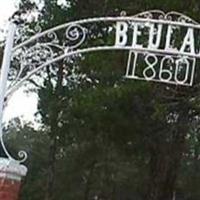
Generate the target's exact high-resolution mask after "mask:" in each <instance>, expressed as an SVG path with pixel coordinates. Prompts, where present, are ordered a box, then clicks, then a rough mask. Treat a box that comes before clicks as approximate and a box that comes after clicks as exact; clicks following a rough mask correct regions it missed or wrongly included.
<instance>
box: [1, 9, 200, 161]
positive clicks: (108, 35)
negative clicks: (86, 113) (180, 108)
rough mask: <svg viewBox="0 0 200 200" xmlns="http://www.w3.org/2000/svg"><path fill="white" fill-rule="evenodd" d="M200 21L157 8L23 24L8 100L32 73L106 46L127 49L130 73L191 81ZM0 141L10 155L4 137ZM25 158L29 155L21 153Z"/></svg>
mask: <svg viewBox="0 0 200 200" xmlns="http://www.w3.org/2000/svg"><path fill="white" fill-rule="evenodd" d="M198 41H200V25H199V24H198V23H197V22H196V21H194V20H193V19H191V18H189V17H187V16H185V15H183V14H181V13H177V12H169V13H164V12H163V11H159V10H153V11H146V12H143V13H139V14H137V15H135V16H125V13H124V14H123V16H120V17H100V18H90V19H83V20H78V21H75V22H69V23H66V24H62V25H59V26H56V27H54V28H51V29H49V30H46V31H43V32H42V29H41V28H40V27H39V26H38V25H37V26H36V28H34V29H32V28H30V26H28V25H20V26H18V29H17V31H16V38H15V43H14V48H13V49H12V62H11V68H10V70H9V76H8V77H9V81H8V83H9V84H8V87H7V88H6V91H5V92H6V93H5V95H4V97H5V99H9V97H10V96H11V95H12V94H13V92H14V91H15V90H17V89H18V88H19V87H20V86H21V85H22V84H23V83H24V82H25V81H27V80H28V79H29V78H30V77H31V76H32V75H35V74H37V73H38V72H39V71H41V70H42V69H43V68H45V67H46V66H52V67H54V66H55V63H56V62H58V61H63V62H69V63H70V64H73V62H74V60H73V59H74V58H76V57H75V56H76V55H78V56H79V57H80V55H82V54H83V53H87V52H93V51H104V50H106V51H107V50H126V51H128V52H129V56H128V63H127V69H126V74H125V77H126V78H131V79H138V80H147V81H156V82H162V83H165V84H166V83H167V84H176V85H183V86H191V85H192V84H193V79H194V72H195V66H196V60H197V59H199V58H200V44H199V42H198ZM1 143H2V146H3V148H4V150H5V152H6V154H7V155H8V157H9V158H11V156H10V155H9V153H8V152H7V150H6V148H5V145H4V143H3V139H2V138H1ZM19 156H20V157H21V158H23V159H22V161H25V159H26V158H27V155H26V154H25V152H20V153H19Z"/></svg>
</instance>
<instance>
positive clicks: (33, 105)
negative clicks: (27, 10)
mask: <svg viewBox="0 0 200 200" xmlns="http://www.w3.org/2000/svg"><path fill="white" fill-rule="evenodd" d="M16 2H17V1H16V0H0V29H3V30H5V29H6V28H7V25H8V19H9V17H10V16H12V14H13V13H14V12H15V10H16V7H15V4H16ZM0 34H1V35H0V38H1V39H2V38H3V35H4V34H3V33H2V32H0ZM23 89H24V88H21V89H19V91H17V92H16V93H15V94H14V95H13V97H12V98H11V99H10V101H9V104H8V106H7V108H6V110H5V114H4V121H9V120H10V119H12V118H15V117H22V119H23V120H25V121H33V120H34V113H35V112H36V110H37V95H36V94H25V93H24V92H23Z"/></svg>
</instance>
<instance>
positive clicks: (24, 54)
mask: <svg viewBox="0 0 200 200" xmlns="http://www.w3.org/2000/svg"><path fill="white" fill-rule="evenodd" d="M117 22H127V23H129V24H131V23H143V24H148V23H154V24H163V25H171V26H179V27H186V28H193V29H198V30H200V25H199V24H198V23H197V22H196V21H194V20H192V19H191V18H189V17H187V16H185V15H182V14H180V13H177V12H169V13H164V12H162V11H158V10H153V11H147V12H143V13H140V14H137V15H135V16H131V17H126V16H120V17H100V18H90V19H83V20H78V21H74V22H69V23H66V24H63V25H59V26H57V27H54V28H51V29H49V30H47V31H44V32H40V31H39V33H38V34H35V32H32V34H33V36H32V37H30V38H26V40H24V41H21V37H22V34H23V33H24V31H23V29H16V28H17V27H16V25H15V24H14V23H11V25H10V29H9V35H8V38H7V42H6V47H5V54H4V58H3V64H2V69H1V79H0V112H1V113H0V141H1V144H2V147H3V149H4V151H5V153H6V155H7V156H8V158H9V159H11V160H15V159H14V158H12V156H11V155H10V154H9V152H8V151H7V149H6V147H5V145H4V141H3V133H2V116H3V109H4V102H5V100H6V99H7V98H8V97H9V96H10V95H12V94H13V92H15V91H16V90H17V89H18V88H19V87H20V86H21V85H22V84H23V83H24V81H26V80H27V79H29V78H30V77H31V76H32V75H34V74H35V73H37V72H38V71H39V70H41V69H42V68H44V67H46V66H48V65H51V64H53V63H55V62H58V61H60V60H62V59H64V58H66V57H70V56H73V55H76V54H83V53H88V52H95V51H107V50H126V51H133V52H137V53H142V54H146V53H149V54H156V55H166V54H167V55H169V56H182V57H188V58H193V59H198V58H200V53H199V54H196V53H190V52H181V53H180V52H177V51H173V50H172V49H169V50H165V49H153V48H149V47H142V48H138V47H133V46H130V45H129V46H117V45H115V44H114V43H113V44H110V45H107V44H103V45H102V44H98V43H97V44H96V43H95V45H91V46H90V45H89V44H87V39H88V35H89V31H90V30H89V28H88V27H90V26H91V25H93V24H98V23H104V24H107V25H105V27H107V28H108V27H110V28H109V29H108V30H109V31H110V33H112V31H113V30H115V25H116V23H117ZM25 30H27V29H25ZM16 32H17V35H18V36H19V38H15V37H14V36H15V34H16ZM59 32H63V33H64V34H63V35H64V36H63V37H64V38H62V41H60V39H59V36H58V33H59ZM14 38H15V41H16V44H15V46H14V47H13V43H14ZM96 38H98V34H97V35H96V36H94V38H93V40H94V41H95V39H96ZM18 40H20V43H19V44H18V43H17V41H18ZM65 40H66V41H65ZM62 42H64V43H62ZM85 45H86V46H85ZM12 59H13V60H14V59H16V60H17V61H18V64H19V68H18V69H17V72H16V76H15V77H14V78H13V80H12V81H11V83H10V85H8V86H7V78H8V74H9V69H10V63H11V61H12ZM33 60H34V62H33ZM24 74H25V75H24ZM19 157H20V158H21V160H19V161H18V162H20V163H21V162H24V161H25V160H26V159H27V154H26V153H25V152H23V151H21V152H19ZM15 161H17V160H15Z"/></svg>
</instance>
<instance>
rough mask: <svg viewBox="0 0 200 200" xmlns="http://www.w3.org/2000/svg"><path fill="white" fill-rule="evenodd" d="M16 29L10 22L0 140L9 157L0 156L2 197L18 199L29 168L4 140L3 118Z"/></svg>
mask: <svg viewBox="0 0 200 200" xmlns="http://www.w3.org/2000/svg"><path fill="white" fill-rule="evenodd" d="M15 30H16V25H15V24H14V23H13V22H10V24H9V31H8V35H7V39H6V44H5V49H4V56H3V61H2V66H1V74H0V142H1V147H2V150H3V151H4V154H5V155H6V156H7V158H3V157H0V199H4V200H17V199H18V196H19V191H20V187H21V180H22V178H23V177H25V176H26V174H27V168H26V167H25V166H24V165H21V164H20V162H18V161H16V160H15V159H13V158H12V156H11V155H10V154H9V152H8V151H7V149H6V147H5V144H4V141H3V125H2V120H3V112H4V107H5V102H6V90H7V80H8V73H9V69H10V63H11V58H12V49H13V44H14V36H15Z"/></svg>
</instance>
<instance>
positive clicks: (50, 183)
mask: <svg viewBox="0 0 200 200" xmlns="http://www.w3.org/2000/svg"><path fill="white" fill-rule="evenodd" d="M56 143H57V142H56V138H53V139H52V140H51V144H50V146H49V163H48V165H49V167H48V170H47V185H46V194H45V200H51V199H53V192H54V190H53V188H54V182H55V163H56V150H57V144H56Z"/></svg>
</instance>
